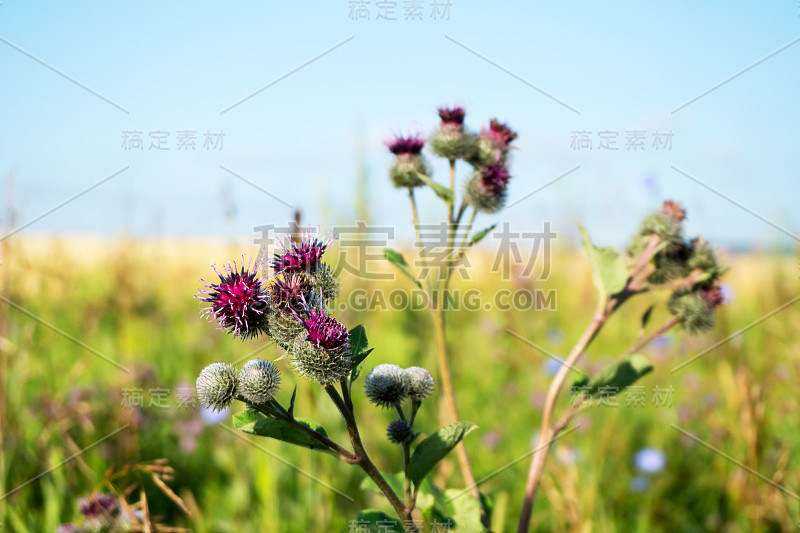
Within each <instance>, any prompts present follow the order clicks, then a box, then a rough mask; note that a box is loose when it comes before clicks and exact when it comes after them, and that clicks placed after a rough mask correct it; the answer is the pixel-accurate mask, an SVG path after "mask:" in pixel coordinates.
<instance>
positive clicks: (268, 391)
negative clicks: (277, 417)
mask: <svg viewBox="0 0 800 533" xmlns="http://www.w3.org/2000/svg"><path fill="white" fill-rule="evenodd" d="M280 386H281V374H280V372H279V371H278V369H277V368H276V367H275V365H273V364H272V363H270V362H269V361H264V360H262V359H253V360H251V361H248V362H246V363H245V364H244V366H243V367H242V369H241V370H240V371H239V388H238V392H239V394H241V395H242V396H244V398H245V399H246V400H247V401H248V402H250V403H253V404H256V405H262V404H265V403H267V402H268V401H270V400H271V399H272V397H273V396H275V393H276V392H278V389H280Z"/></svg>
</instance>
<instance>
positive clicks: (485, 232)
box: [469, 224, 497, 246]
mask: <svg viewBox="0 0 800 533" xmlns="http://www.w3.org/2000/svg"><path fill="white" fill-rule="evenodd" d="M496 227H497V224H492V225H491V226H489V227H488V228H486V229H482V230H480V231H479V232H478V233H476V234H475V235H473V236H472V238H471V239H470V240H469V245H470V246H474V245H476V244H478V243H479V242H481V241H482V240H483V238H484V237H486V236H487V235H489V233H490V232H491V231H492V230H493V229H494V228H496Z"/></svg>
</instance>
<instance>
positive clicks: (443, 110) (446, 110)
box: [437, 106, 467, 131]
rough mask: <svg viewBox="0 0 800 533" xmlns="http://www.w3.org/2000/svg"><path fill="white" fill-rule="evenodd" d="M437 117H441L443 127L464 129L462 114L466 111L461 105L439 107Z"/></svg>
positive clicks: (464, 114)
mask: <svg viewBox="0 0 800 533" xmlns="http://www.w3.org/2000/svg"><path fill="white" fill-rule="evenodd" d="M437 111H438V112H439V118H440V119H442V127H443V128H452V129H455V130H459V131H464V116H466V114H467V112H466V111H464V108H463V107H458V106H456V107H440V108H438V109H437Z"/></svg>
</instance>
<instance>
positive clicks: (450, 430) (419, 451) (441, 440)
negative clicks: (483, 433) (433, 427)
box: [408, 422, 478, 486]
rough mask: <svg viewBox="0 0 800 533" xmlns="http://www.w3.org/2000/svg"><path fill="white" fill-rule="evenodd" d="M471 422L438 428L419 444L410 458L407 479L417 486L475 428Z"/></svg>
mask: <svg viewBox="0 0 800 533" xmlns="http://www.w3.org/2000/svg"><path fill="white" fill-rule="evenodd" d="M477 427H478V426H476V425H475V424H473V423H472V422H457V423H455V424H452V425H450V426H445V427H443V428H440V429H439V430H438V431H437V432H436V433H434V434H433V435H431V436H430V437H428V438H426V439H425V440H424V441H422V442H420V443H419V444H418V445H417V447H416V449H415V450H414V455H412V456H411V462H410V463H409V465H408V477H409V479H411V481H413V482H414V484H415V485H417V486H419V484H420V483H421V482H422V480H423V479H424V478H425V476H426V475H428V472H430V471H431V469H432V468H433V467H434V466H436V463H438V462H439V461H441V460H442V459H444V457H445V456H446V455H447V454H448V453H449V452H450V450H452V449H453V448H454V447H455V446H456V444H458V443H459V442H461V439H463V438H464V437H465V436H466V435H467V434H468V433H469V432H470V431H472V430H473V429H475V428H477Z"/></svg>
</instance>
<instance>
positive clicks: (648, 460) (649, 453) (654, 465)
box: [633, 448, 667, 474]
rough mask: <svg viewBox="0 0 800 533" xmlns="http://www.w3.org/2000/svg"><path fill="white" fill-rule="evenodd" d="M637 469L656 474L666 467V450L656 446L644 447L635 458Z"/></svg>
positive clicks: (634, 462)
mask: <svg viewBox="0 0 800 533" xmlns="http://www.w3.org/2000/svg"><path fill="white" fill-rule="evenodd" d="M633 464H634V465H635V466H636V468H637V470H639V471H640V472H643V473H645V474H656V473H658V472H661V471H662V470H663V469H664V466H665V465H666V464H667V457H666V456H665V455H664V452H662V451H661V450H658V449H656V448H642V449H641V450H639V451H638V452H637V453H636V456H635V457H634V458H633Z"/></svg>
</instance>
